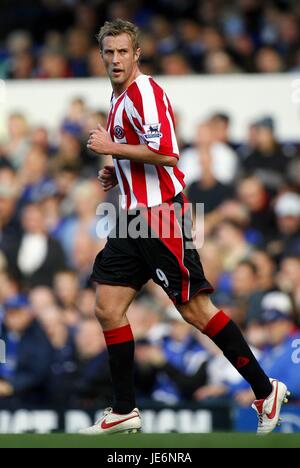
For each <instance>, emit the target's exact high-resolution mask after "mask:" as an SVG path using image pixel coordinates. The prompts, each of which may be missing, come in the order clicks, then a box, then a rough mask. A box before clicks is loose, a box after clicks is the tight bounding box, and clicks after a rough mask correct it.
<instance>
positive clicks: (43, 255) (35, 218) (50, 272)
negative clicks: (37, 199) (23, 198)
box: [16, 204, 65, 288]
mask: <svg viewBox="0 0 300 468" xmlns="http://www.w3.org/2000/svg"><path fill="white" fill-rule="evenodd" d="M22 226H23V231H24V232H23V235H22V237H21V239H20V242H19V245H18V249H17V254H16V257H17V268H18V270H19V271H20V273H21V275H22V278H23V281H24V283H25V284H26V285H27V287H29V288H32V287H34V286H52V284H53V280H54V276H55V274H56V273H57V272H58V271H60V270H61V269H63V268H64V265H65V259H64V253H63V250H62V247H61V246H60V244H59V242H58V241H56V240H55V239H54V238H52V237H51V236H49V235H48V234H47V231H46V226H45V221H44V218H43V213H42V211H41V208H40V206H39V205H37V204H30V205H27V206H26V207H25V208H24V211H23V213H22Z"/></svg>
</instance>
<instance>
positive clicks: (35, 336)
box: [0, 295, 51, 408]
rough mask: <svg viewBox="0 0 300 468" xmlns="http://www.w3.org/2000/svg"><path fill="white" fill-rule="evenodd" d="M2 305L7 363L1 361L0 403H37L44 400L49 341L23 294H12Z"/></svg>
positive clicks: (33, 404)
mask: <svg viewBox="0 0 300 468" xmlns="http://www.w3.org/2000/svg"><path fill="white" fill-rule="evenodd" d="M3 307H4V311H5V315H4V325H3V330H2V336H3V338H4V340H5V342H6V352H7V364H6V365H3V364H1V365H0V404H1V403H3V402H4V404H5V405H6V408H8V407H9V405H16V406H17V405H24V406H25V407H26V406H27V407H28V406H29V405H32V406H33V407H38V406H39V405H43V404H46V403H47V398H48V390H49V387H48V384H49V373H50V366H51V347H50V343H49V342H48V340H47V338H46V335H45V334H44V332H43V331H42V329H41V327H40V325H39V323H38V322H37V321H36V320H35V319H34V316H33V314H32V311H31V308H30V304H29V302H28V299H27V298H26V296H22V295H16V296H12V297H10V298H8V299H7V301H6V302H5V303H4V306H3ZM37 353H38V359H37ZM1 400H2V401H1Z"/></svg>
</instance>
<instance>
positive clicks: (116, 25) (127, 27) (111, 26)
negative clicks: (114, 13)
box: [96, 19, 140, 52]
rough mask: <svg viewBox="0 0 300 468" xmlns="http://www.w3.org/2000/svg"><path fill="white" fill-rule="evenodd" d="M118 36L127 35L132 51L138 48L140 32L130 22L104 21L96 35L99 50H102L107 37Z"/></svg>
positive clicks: (118, 20) (119, 20)
mask: <svg viewBox="0 0 300 468" xmlns="http://www.w3.org/2000/svg"><path fill="white" fill-rule="evenodd" d="M120 34H128V35H129V36H130V38H131V42H132V47H133V50H134V51H135V52H136V51H137V49H138V48H139V47H140V30H139V28H138V27H137V26H136V25H135V24H133V23H131V22H130V21H124V20H121V19H116V20H114V21H106V22H105V23H104V25H103V26H102V28H101V29H100V31H99V34H97V36H96V37H97V39H98V42H99V45H100V50H101V51H102V50H103V40H104V39H105V37H108V36H113V37H116V36H120Z"/></svg>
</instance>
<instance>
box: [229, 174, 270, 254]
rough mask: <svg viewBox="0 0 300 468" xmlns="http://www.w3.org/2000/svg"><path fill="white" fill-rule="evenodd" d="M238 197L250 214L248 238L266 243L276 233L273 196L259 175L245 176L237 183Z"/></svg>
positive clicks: (258, 243)
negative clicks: (272, 203)
mask: <svg viewBox="0 0 300 468" xmlns="http://www.w3.org/2000/svg"><path fill="white" fill-rule="evenodd" d="M237 192H238V193H237V194H238V198H239V200H240V201H241V203H243V205H244V206H245V207H246V209H247V212H248V216H249V228H248V232H247V238H248V240H249V241H250V242H251V243H253V244H256V245H264V244H265V243H266V242H268V241H269V240H270V239H272V237H274V235H276V231H277V228H276V219H275V214H274V211H273V209H272V207H271V197H270V195H269V193H268V191H267V190H266V188H265V186H264V185H263V183H262V182H261V180H260V179H259V178H258V177H255V176H251V177H245V178H243V179H241V180H240V182H239V183H238V184H237Z"/></svg>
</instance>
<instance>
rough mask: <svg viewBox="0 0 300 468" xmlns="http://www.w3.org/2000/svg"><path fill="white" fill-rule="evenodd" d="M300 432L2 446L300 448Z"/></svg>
mask: <svg viewBox="0 0 300 468" xmlns="http://www.w3.org/2000/svg"><path fill="white" fill-rule="evenodd" d="M299 447H300V434H271V435H269V436H266V437H258V436H256V435H255V434H237V433H224V434H223V433H212V434H135V435H114V436H97V437H83V436H78V435H65V434H55V435H31V434H26V435H5V436H0V448H176V449H180V448H299Z"/></svg>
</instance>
